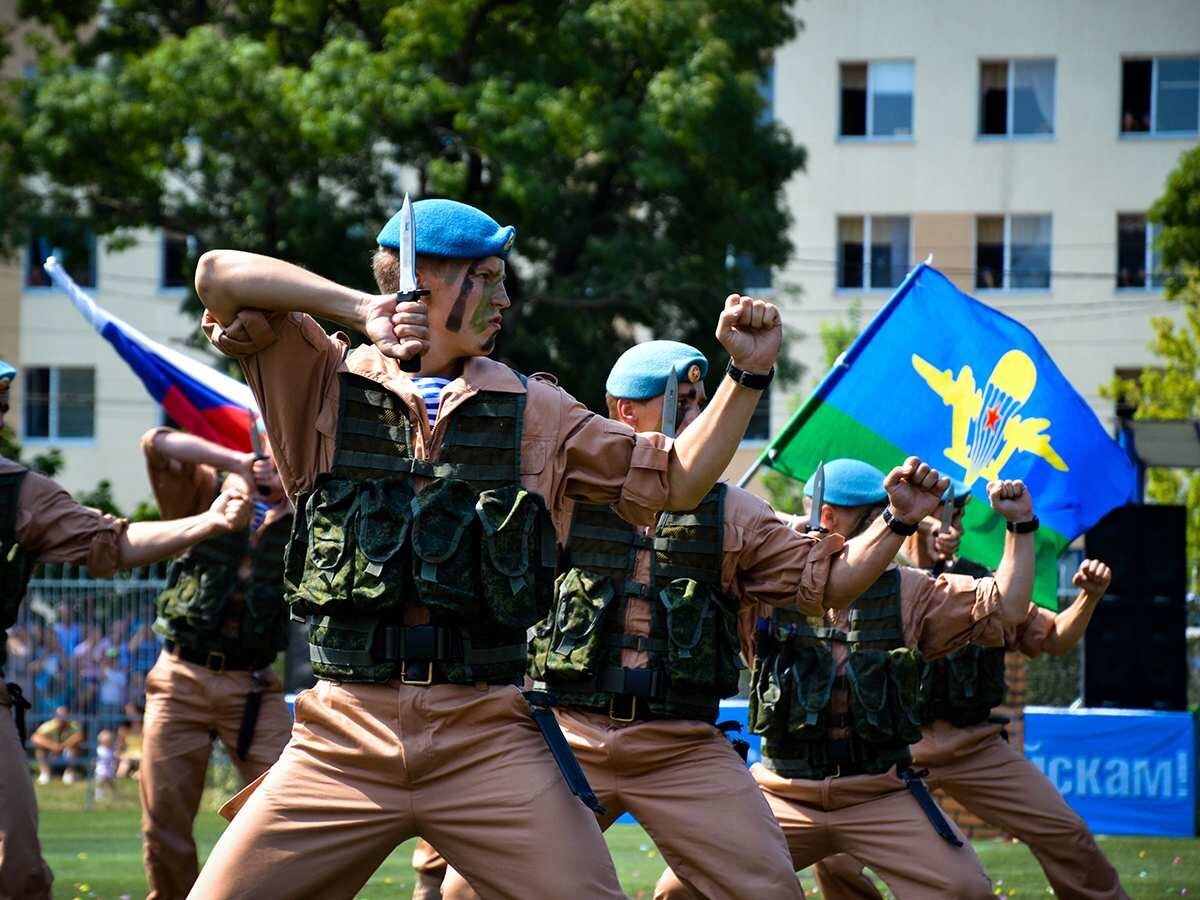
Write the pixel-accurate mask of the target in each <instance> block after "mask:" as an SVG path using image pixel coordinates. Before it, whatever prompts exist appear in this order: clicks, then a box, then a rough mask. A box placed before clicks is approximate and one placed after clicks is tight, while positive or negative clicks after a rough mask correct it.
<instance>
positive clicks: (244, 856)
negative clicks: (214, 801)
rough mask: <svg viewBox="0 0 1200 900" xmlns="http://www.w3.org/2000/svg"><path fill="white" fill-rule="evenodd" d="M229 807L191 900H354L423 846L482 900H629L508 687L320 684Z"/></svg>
mask: <svg viewBox="0 0 1200 900" xmlns="http://www.w3.org/2000/svg"><path fill="white" fill-rule="evenodd" d="M234 804H244V805H242V806H241V808H240V809H239V810H238V811H237V814H236V816H235V817H234V819H233V822H232V823H231V824H230V826H229V828H227V829H226V830H225V833H224V834H223V835H221V838H220V840H219V841H218V842H217V845H216V847H214V848H213V852H212V855H211V856H209V858H208V862H207V863H206V864H205V866H204V869H203V870H202V871H201V872H200V878H199V879H198V880H197V881H196V884H195V886H194V887H193V888H192V894H191V896H192V897H194V898H196V900H221V898H226V897H228V898H233V897H238V898H254V900H260V898H263V897H270V898H271V900H288V898H296V900H300V898H303V900H325V898H342V897H347V898H349V897H353V896H354V895H355V894H356V893H357V892H358V890H359V889H360V888H361V887H362V886H363V884H365V883H366V881H367V879H368V878H370V877H371V873H372V872H374V871H375V869H376V868H378V866H379V864H380V863H382V862H383V860H384V859H385V858H386V857H387V855H388V854H389V853H391V852H392V850H393V849H394V848H395V847H396V845H397V844H399V843H402V842H403V841H406V840H408V839H409V838H411V837H414V836H416V835H418V834H419V835H423V836H424V837H426V838H428V839H429V842H430V843H431V844H433V845H434V846H436V847H437V848H438V849H439V850H440V851H441V852H442V854H443V855H444V856H445V857H446V859H447V861H448V862H449V863H450V864H451V865H453V866H456V867H458V869H459V870H460V871H462V872H463V873H464V874H465V875H466V876H467V877H468V878H469V879H470V880H471V883H472V884H474V885H475V886H476V888H477V889H478V890H479V892H480V893H481V894H482V895H483V896H484V897H487V898H489V900H490V898H493V897H502V898H509V897H511V898H528V897H546V898H550V897H555V898H557V897H570V898H578V900H583V898H588V900H590V898H613V900H618V898H623V897H624V894H622V893H621V888H620V883H619V882H618V881H617V873H616V869H615V868H614V867H613V863H612V858H611V857H610V856H609V853H608V847H607V845H606V844H605V843H604V836H603V835H602V834H601V833H600V828H599V826H597V824H596V817H595V816H594V815H592V813H591V811H590V810H588V808H587V807H586V806H584V805H583V804H582V803H580V802H579V801H578V800H577V799H576V798H575V797H573V796H572V795H571V792H570V791H569V790H568V789H567V786H566V783H565V782H564V781H563V779H562V776H561V775H560V774H559V771H558V768H557V766H556V765H555V764H554V760H553V758H552V757H551V756H550V751H549V750H548V749H547V748H546V744H545V742H544V741H543V740H542V736H541V734H540V733H539V732H538V731H537V728H536V726H535V725H534V724H533V719H532V718H531V717H530V715H529V709H528V707H527V706H526V704H525V700H524V699H523V698H522V697H521V694H520V692H519V691H518V690H517V688H515V687H510V686H501V687H487V686H486V685H483V686H472V685H453V684H435V685H432V686H429V687H417V686H413V685H405V684H401V683H399V682H391V683H390V684H339V683H334V682H331V681H319V682H318V683H317V686H316V687H315V688H313V689H312V690H310V691H305V692H304V693H302V694H300V696H299V697H298V698H297V700H296V724H295V727H294V728H293V730H292V740H291V742H290V743H289V744H288V746H287V749H285V750H284V751H283V756H281V757H280V758H279V762H277V763H276V764H275V765H274V766H272V768H271V771H270V772H268V773H267V774H266V775H265V776H264V777H263V778H262V779H260V780H259V782H258V783H257V784H256V785H252V786H251V787H250V788H248V789H247V790H245V791H243V792H242V794H239V795H238V797H236V798H235V800H234Z"/></svg>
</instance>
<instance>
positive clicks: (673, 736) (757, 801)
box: [442, 710, 804, 900]
mask: <svg viewBox="0 0 1200 900" xmlns="http://www.w3.org/2000/svg"><path fill="white" fill-rule="evenodd" d="M555 713H556V715H557V716H558V720H559V722H560V723H561V725H562V729H563V733H564V734H565V735H566V736H567V741H568V743H570V745H571V749H572V750H574V751H575V756H576V758H578V760H579V763H580V765H581V766H582V767H583V771H584V773H585V774H586V775H587V778H588V783H589V784H591V786H592V789H593V790H594V791H595V792H596V796H597V797H598V798H599V799H600V803H601V804H602V805H603V806H604V807H605V809H606V810H607V814H606V815H605V817H604V818H603V819H602V820H601V822H600V827H601V828H604V829H607V828H608V826H610V825H611V824H612V823H613V822H614V821H615V820H616V819H617V818H618V817H619V816H620V815H621V814H622V813H624V812H630V813H632V814H633V815H634V816H635V817H636V818H637V820H638V822H640V823H641V825H642V827H643V828H645V829H646V831H647V832H648V833H649V835H650V837H651V838H652V839H653V840H654V843H655V844H656V845H657V847H658V849H659V851H660V852H661V853H662V855H663V859H664V860H665V861H666V862H667V864H668V865H670V866H672V867H673V868H674V869H676V870H677V871H679V872H681V873H683V874H684V877H686V878H687V880H688V882H689V883H690V884H693V885H695V887H696V888H697V890H698V891H699V892H700V893H701V894H702V895H703V896H704V897H712V898H730V900H734V898H745V897H770V898H773V900H774V898H784V897H797V898H799V897H803V896H804V892H803V891H802V890H801V889H800V882H799V880H798V879H797V878H796V873H795V870H794V869H793V868H792V863H791V859H790V857H789V855H788V850H787V845H786V843H785V842H784V839H783V834H782V833H781V832H780V830H779V825H778V824H777V823H776V821H775V817H774V816H773V815H772V814H771V810H770V808H769V807H768V806H767V804H766V803H764V802H763V796H762V793H761V792H760V791H759V790H758V788H757V786H756V785H755V783H754V779H752V778H751V777H750V774H749V772H747V770H746V764H745V763H744V762H743V761H742V758H741V757H740V756H738V754H737V751H736V750H734V749H733V745H732V744H730V742H729V739H728V738H726V737H725V735H723V734H722V733H721V732H720V731H718V730H717V729H716V728H715V727H713V726H712V725H708V724H705V723H704V722H696V721H682V720H664V721H652V722H631V723H623V722H614V721H613V720H612V719H610V718H609V717H608V716H606V715H601V714H597V713H589V712H584V711H581V710H555ZM442 896H443V897H445V898H447V900H465V898H470V897H474V896H475V894H474V892H473V891H471V889H470V887H469V886H468V885H467V884H466V883H465V882H464V880H463V878H462V876H461V875H459V874H458V873H457V872H455V871H451V872H449V873H448V874H447V876H446V881H445V883H444V884H443V885H442ZM528 896H530V897H533V896H539V895H535V894H529V895H528Z"/></svg>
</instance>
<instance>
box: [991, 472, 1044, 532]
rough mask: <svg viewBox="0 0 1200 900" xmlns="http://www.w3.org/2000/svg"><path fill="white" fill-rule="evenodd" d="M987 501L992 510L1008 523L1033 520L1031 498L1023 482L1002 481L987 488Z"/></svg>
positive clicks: (995, 482)
mask: <svg viewBox="0 0 1200 900" xmlns="http://www.w3.org/2000/svg"><path fill="white" fill-rule="evenodd" d="M987 494H988V501H989V502H990V503H991V504H992V509H994V510H995V511H996V512H998V513H1000V515H1002V516H1004V518H1005V519H1006V520H1007V521H1009V522H1028V521H1029V520H1030V519H1032V518H1033V497H1032V496H1031V495H1030V493H1029V490H1028V488H1026V487H1025V482H1023V481H1018V480H1008V479H1002V480H1000V481H992V482H989V483H988V486H987Z"/></svg>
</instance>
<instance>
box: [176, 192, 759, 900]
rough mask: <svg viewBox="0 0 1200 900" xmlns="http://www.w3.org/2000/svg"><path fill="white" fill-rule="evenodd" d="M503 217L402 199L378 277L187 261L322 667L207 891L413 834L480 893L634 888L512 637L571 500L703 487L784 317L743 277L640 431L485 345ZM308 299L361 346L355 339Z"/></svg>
mask: <svg viewBox="0 0 1200 900" xmlns="http://www.w3.org/2000/svg"><path fill="white" fill-rule="evenodd" d="M414 220H415V223H414ZM414 227H415V240H414V237H413V230H414ZM513 237H514V233H513V229H512V227H511V226H510V227H505V228H501V227H500V226H499V225H497V224H496V222H495V221H494V220H492V219H491V218H490V217H489V216H487V215H485V214H484V213H482V212H480V211H479V210H477V209H474V208H472V207H470V206H467V205H465V204H461V203H456V202H454V201H450V200H424V201H421V202H420V203H417V204H415V206H412V207H410V206H409V205H408V203H407V202H406V203H405V206H404V207H402V209H401V211H400V213H398V214H397V215H396V216H395V217H393V219H392V220H391V221H390V222H389V223H388V224H387V225H386V226H385V227H384V229H383V230H382V231H381V232H380V234H379V237H378V243H379V249H378V251H377V253H376V256H375V263H374V270H375V275H376V280H377V282H378V284H379V289H380V291H382V292H383V293H382V295H379V296H373V295H365V294H363V293H361V292H359V291H356V290H352V289H349V288H345V287H342V286H340V285H337V284H334V283H332V282H330V281H327V280H325V279H323V278H320V277H318V276H316V275H314V274H312V273H309V272H306V271H304V270H303V269H300V268H298V267H295V266H291V265H288V264H286V263H283V262H281V261H278V260H274V259H268V258H266V257H260V256H254V255H252V254H246V253H238V252H233V251H219V252H213V253H208V254H206V255H205V256H204V257H203V258H202V259H201V260H200V263H199V265H198V268H197V275H196V286H197V289H198V291H199V293H200V296H201V298H202V299H203V301H204V303H205V305H206V306H207V307H208V314H207V315H206V317H205V328H206V330H207V332H208V334H209V336H210V339H211V340H213V342H214V343H215V344H216V345H217V346H218V347H219V348H221V349H222V350H223V351H225V352H226V353H229V354H231V355H233V356H236V357H238V358H239V360H240V362H241V364H242V368H243V371H244V372H245V373H246V377H247V381H248V382H249V383H250V385H251V387H252V388H253V389H254V391H255V393H256V394H257V396H258V398H259V401H260V405H261V407H262V409H263V410H264V412H265V415H266V424H267V429H268V433H269V434H270V436H271V442H272V445H273V446H274V448H275V451H276V461H277V463H278V465H279V471H280V475H281V476H282V478H283V482H284V485H285V487H286V488H287V490H288V493H289V494H291V495H293V496H295V497H296V509H297V515H296V523H297V524H296V529H295V531H294V532H293V538H292V543H291V545H290V547H289V555H288V562H287V568H286V577H287V581H288V587H289V591H290V592H291V597H290V600H291V602H292V604H293V607H292V608H293V612H294V613H295V614H297V615H303V616H306V617H307V618H308V623H309V642H310V656H311V658H312V660H313V669H314V671H315V673H316V674H317V675H318V677H319V679H320V680H319V681H318V683H317V686H316V687H315V688H314V689H313V690H311V691H307V692H305V693H302V694H301V695H300V697H299V698H298V699H297V702H296V725H295V728H294V730H293V733H292V741H291V743H290V744H289V745H288V747H287V749H286V750H284V752H283V755H282V756H281V757H280V759H279V761H278V762H277V763H276V764H275V765H274V766H273V767H272V769H271V771H270V772H268V773H267V775H266V776H265V777H264V778H263V779H261V781H260V782H259V784H261V788H260V789H259V790H254V789H253V788H254V787H255V786H252V787H251V788H250V789H248V790H246V791H243V792H242V794H241V795H239V797H237V798H235V802H234V803H233V804H232V805H231V807H230V809H231V811H232V810H233V809H236V808H237V807H238V806H239V805H240V804H244V806H241V809H240V811H238V812H237V814H236V816H235V818H234V819H233V822H232V824H231V825H230V827H229V828H228V829H227V830H226V831H225V833H224V834H223V835H222V837H221V839H220V841H219V842H218V843H217V846H216V848H215V849H214V850H213V853H212V855H211V856H210V857H209V859H208V862H207V864H206V865H205V867H204V869H203V870H202V871H201V873H200V878H199V880H198V881H197V882H196V885H195V887H194V888H193V892H192V895H193V896H195V897H197V898H203V900H215V898H222V897H251V896H253V897H258V896H262V895H263V893H264V891H269V893H270V895H271V896H272V897H273V898H287V897H313V896H320V897H350V896H352V895H353V894H354V893H355V892H356V891H357V890H358V888H359V887H361V886H362V884H363V883H364V882H365V881H366V880H367V878H368V877H369V876H370V874H371V872H372V871H373V870H374V869H375V868H376V867H377V866H378V865H379V863H380V862H381V861H382V860H383V859H384V858H385V857H386V856H387V854H388V853H390V852H391V850H392V849H393V848H394V847H395V845H396V844H397V843H399V842H400V841H403V840H405V839H406V838H408V837H410V836H412V835H415V834H418V833H420V834H422V835H424V836H425V837H426V838H428V839H429V841H430V842H431V843H432V844H434V845H435V846H436V847H437V848H438V849H439V850H441V851H442V853H443V854H445V856H446V858H447V860H448V861H449V862H450V863H451V864H452V865H456V866H458V867H459V869H460V870H461V871H462V872H463V873H464V875H466V877H467V878H469V879H470V881H471V883H472V884H473V885H475V886H476V888H477V889H478V890H479V891H480V892H481V893H483V894H484V895H485V896H489V897H527V896H533V897H565V896H570V895H578V896H583V897H589V898H591V897H621V896H623V895H622V894H621V891H620V887H619V884H618V881H617V877H616V872H615V870H614V868H613V864H612V860H611V858H610V857H609V855H608V850H607V847H606V845H605V843H604V839H603V836H602V835H601V833H600V830H599V828H598V827H597V825H596V820H595V816H594V815H593V814H592V813H591V812H589V811H588V809H587V808H585V807H584V805H583V804H581V803H579V802H577V801H576V800H574V799H573V798H572V797H571V794H570V792H569V791H568V789H567V786H566V785H565V784H564V783H563V780H562V779H561V778H559V777H558V775H557V774H556V773H555V772H554V767H553V762H552V757H551V754H548V753H547V746H546V744H547V743H549V744H550V745H551V749H552V751H553V752H555V753H556V754H557V755H556V756H555V759H559V760H561V764H562V765H563V766H564V767H566V770H567V771H568V772H570V766H571V763H572V762H573V760H572V759H571V758H570V754H569V750H566V748H565V743H563V742H562V735H561V733H560V732H558V731H557V726H555V725H554V717H553V715H551V714H550V713H549V711H548V710H546V709H544V708H542V709H541V710H540V714H538V715H537V724H536V725H535V722H534V721H531V719H530V711H529V705H528V704H527V703H526V701H525V700H524V699H523V698H522V695H521V692H520V691H519V689H518V687H517V685H519V684H520V683H521V680H522V675H523V672H524V670H525V665H526V656H527V645H526V633H527V631H528V629H529V628H530V627H531V626H532V625H533V624H534V623H536V622H537V621H539V620H540V619H541V618H542V617H543V616H544V615H545V614H546V612H547V610H548V607H549V602H550V597H549V594H550V590H551V588H552V581H553V567H554V564H555V556H556V553H555V547H554V545H555V537H556V535H558V536H561V537H565V535H566V530H567V527H568V525H569V521H568V519H567V514H566V512H565V510H566V501H567V499H568V498H570V499H574V500H581V501H584V502H589V503H604V504H612V505H613V507H614V508H615V509H616V510H617V511H618V512H619V513H620V514H621V515H622V516H625V517H626V518H627V519H629V520H630V521H633V522H635V523H639V524H642V525H647V524H650V523H651V522H653V520H654V515H655V513H656V512H657V511H658V510H660V509H663V508H677V509H690V508H691V507H693V506H695V505H696V504H697V503H698V502H699V501H700V499H701V498H702V497H703V496H704V495H705V494H706V493H707V492H708V490H709V489H710V488H711V487H712V485H713V483H714V482H715V481H716V479H717V478H718V477H719V475H720V473H721V472H722V471H723V470H724V467H725V466H726V465H727V464H728V462H729V459H730V458H731V457H732V455H733V452H734V450H735V449H736V447H737V444H738V441H739V440H740V438H741V435H742V433H743V432H744V430H745V426H746V424H747V423H748V421H749V419H750V415H751V413H752V412H753V409H754V406H755V404H756V403H757V401H758V397H759V392H760V391H761V390H762V388H763V387H765V386H766V384H767V382H769V380H770V373H771V371H772V366H773V363H774V361H775V357H776V355H777V354H778V351H779V343H780V331H781V323H780V320H779V315H778V312H777V310H776V309H775V308H774V307H773V306H772V305H770V304H769V303H766V302H763V301H757V300H753V299H751V298H748V297H740V296H738V295H736V294H735V295H731V296H730V297H729V298H728V299H727V301H726V304H725V308H724V310H723V311H722V312H721V314H720V317H719V323H718V327H717V337H718V339H719V340H720V341H721V343H722V344H723V345H724V346H725V348H726V350H727V351H728V352H729V353H730V356H731V357H732V363H731V365H730V368H729V369H728V371H727V375H726V377H725V378H724V379H723V381H722V384H721V387H720V389H719V390H718V391H717V394H716V396H715V397H714V400H713V402H712V403H711V404H710V405H709V408H708V410H707V411H706V412H705V414H704V415H702V416H701V417H700V418H699V419H698V420H697V421H696V423H695V424H694V425H693V426H692V427H691V428H690V429H688V432H687V433H686V434H684V435H682V436H681V437H680V439H679V440H678V441H675V442H672V441H671V440H669V439H667V438H665V437H664V436H662V435H638V434H635V433H634V431H633V430H632V429H631V428H629V427H628V426H625V425H622V424H620V423H617V422H612V421H608V420H605V419H603V418H601V417H599V416H595V415H593V414H592V413H589V412H588V411H587V410H586V409H585V408H584V407H583V406H582V405H581V404H579V403H578V402H577V401H575V400H574V399H572V398H571V397H570V396H568V395H567V394H566V393H565V392H563V391H562V390H560V389H559V388H558V387H557V386H555V385H554V384H553V383H552V382H550V381H547V380H545V379H542V378H536V377H535V378H527V377H526V376H524V375H521V374H519V373H517V372H515V371H513V370H512V369H510V368H509V367H507V366H504V365H501V364H499V363H496V362H493V361H492V360H490V359H488V358H487V357H488V354H489V353H490V352H491V351H492V349H493V347H494V346H495V342H496V336H497V334H498V333H499V331H500V328H501V326H502V322H503V313H504V310H505V309H507V308H508V306H509V300H508V296H507V294H506V293H505V290H504V273H505V257H506V256H507V254H508V252H509V249H510V247H511V245H512V241H513ZM414 256H415V261H414V259H413V257H414ZM414 269H415V271H414ZM418 277H419V282H418V280H417V279H418ZM418 283H419V284H420V287H418ZM397 291H399V292H400V293H399V294H397ZM424 291H428V303H427V304H426V303H425V302H422V301H420V300H419V299H418V297H419V296H420V294H419V292H424ZM313 315H315V316H321V317H323V318H325V319H328V320H331V321H335V322H339V323H342V324H344V325H346V326H348V327H351V328H354V329H356V330H357V331H359V332H360V333H362V334H365V335H366V336H367V337H368V338H370V339H371V341H372V343H371V344H367V345H365V346H362V347H359V348H357V349H355V350H353V351H351V350H350V348H349V341H348V340H347V338H346V337H345V336H344V335H333V336H330V335H327V334H326V333H325V332H324V331H323V330H322V329H321V328H320V326H318V325H317V323H316V322H315V321H314V320H313V319H312V318H311V317H310V316H313ZM402 365H407V366H408V367H409V368H415V369H417V371H416V372H415V373H414V374H415V377H409V375H408V374H405V372H404V371H403V369H402ZM534 699H536V698H534ZM547 720H548V721H547ZM539 728H540V729H544V731H543V734H544V736H545V741H543V740H542V738H540V737H539V735H538V731H537V730H536V729H539ZM573 785H574V789H575V790H577V791H579V793H580V795H581V796H582V797H588V796H589V794H588V792H587V791H586V790H585V787H584V786H583V785H581V784H580V783H579V781H578V780H577V779H575V780H574V781H573ZM281 872H284V873H286V876H287V877H286V878H281V877H280V875H279V873H281ZM268 885H269V888H268Z"/></svg>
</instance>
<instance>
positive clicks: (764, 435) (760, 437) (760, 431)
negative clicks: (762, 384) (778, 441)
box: [742, 385, 771, 441]
mask: <svg viewBox="0 0 1200 900" xmlns="http://www.w3.org/2000/svg"><path fill="white" fill-rule="evenodd" d="M770 439H771V386H770V385H767V388H766V389H765V390H764V391H763V392H762V394H761V395H759V398H758V404H757V405H756V406H755V407H754V413H753V414H752V415H751V416H750V424H749V425H747V426H746V435H745V437H743V438H742V440H744V441H767V440H770Z"/></svg>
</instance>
